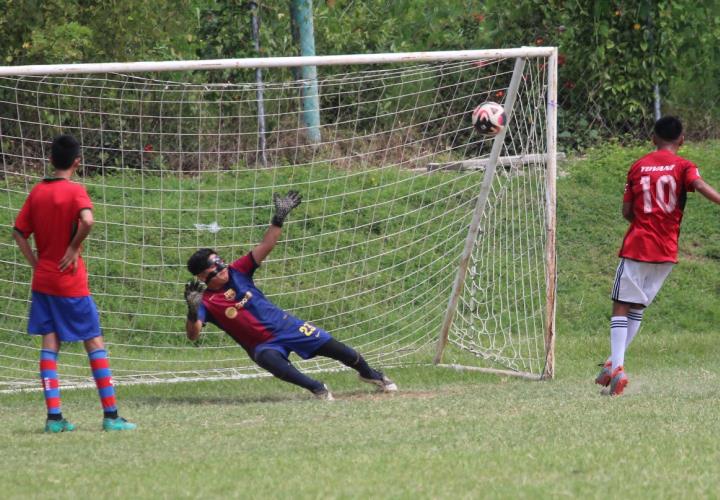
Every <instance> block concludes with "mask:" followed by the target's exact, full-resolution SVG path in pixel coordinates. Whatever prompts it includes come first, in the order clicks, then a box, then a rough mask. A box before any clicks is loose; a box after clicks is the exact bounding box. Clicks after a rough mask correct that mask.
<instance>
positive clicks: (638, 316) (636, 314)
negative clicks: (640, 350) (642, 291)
mask: <svg viewBox="0 0 720 500" xmlns="http://www.w3.org/2000/svg"><path fill="white" fill-rule="evenodd" d="M644 313H645V306H643V305H642V304H635V305H633V307H631V308H630V309H629V310H628V315H627V319H628V330H627V339H626V340H625V351H627V348H628V347H629V346H630V344H631V343H632V341H633V339H634V338H635V335H637V332H638V331H639V330H640V325H641V324H642V320H643V314H644Z"/></svg>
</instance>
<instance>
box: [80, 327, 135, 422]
mask: <svg viewBox="0 0 720 500" xmlns="http://www.w3.org/2000/svg"><path fill="white" fill-rule="evenodd" d="M84 344H85V351H86V352H87V354H88V360H89V362H90V369H91V370H92V375H93V378H94V379H95V386H96V387H97V390H98V395H99V396H100V404H102V408H103V430H106V431H127V430H133V429H135V428H136V427H137V426H136V425H135V424H133V423H130V422H128V421H127V420H125V419H124V418H122V417H120V416H119V415H118V409H117V402H116V400H115V387H114V386H113V381H112V371H111V370H110V360H109V358H108V354H107V351H106V350H105V343H104V342H103V338H102V336H100V335H98V336H97V337H93V338H91V339H87V340H85V341H84Z"/></svg>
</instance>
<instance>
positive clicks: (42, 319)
mask: <svg viewBox="0 0 720 500" xmlns="http://www.w3.org/2000/svg"><path fill="white" fill-rule="evenodd" d="M51 306H52V299H51V297H50V296H48V295H45V294H43V293H39V292H32V300H31V302H30V314H29V316H28V333H29V334H30V335H42V342H41V348H40V381H41V382H42V385H43V395H44V396H45V405H46V407H47V420H46V421H45V432H52V433H56V432H69V431H72V430H74V429H75V426H74V425H72V424H71V423H70V422H68V421H67V420H65V419H64V418H63V415H62V410H61V406H62V404H61V399H60V379H59V377H58V370H57V360H58V353H59V352H60V345H61V338H60V336H59V335H58V333H57V329H56V325H55V322H54V321H53V311H52V307H51Z"/></svg>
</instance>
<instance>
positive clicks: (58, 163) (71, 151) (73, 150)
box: [50, 135, 80, 170]
mask: <svg viewBox="0 0 720 500" xmlns="http://www.w3.org/2000/svg"><path fill="white" fill-rule="evenodd" d="M50 155H51V156H50V160H51V161H52V164H53V167H55V168H56V169H58V170H67V169H69V168H70V167H71V166H72V164H73V162H74V161H75V158H79V157H80V143H79V142H78V141H77V139H75V138H74V137H73V136H71V135H59V136H57V137H56V138H55V139H53V142H52V149H51V152H50Z"/></svg>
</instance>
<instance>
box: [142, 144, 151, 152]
mask: <svg viewBox="0 0 720 500" xmlns="http://www.w3.org/2000/svg"><path fill="white" fill-rule="evenodd" d="M152 150H153V146H152V144H145V147H144V148H143V151H145V152H146V153H150V152H151V151H152Z"/></svg>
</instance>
